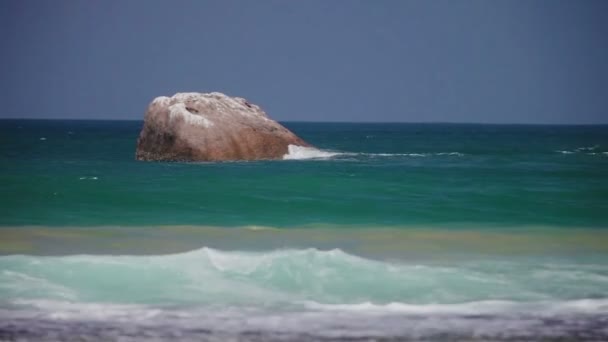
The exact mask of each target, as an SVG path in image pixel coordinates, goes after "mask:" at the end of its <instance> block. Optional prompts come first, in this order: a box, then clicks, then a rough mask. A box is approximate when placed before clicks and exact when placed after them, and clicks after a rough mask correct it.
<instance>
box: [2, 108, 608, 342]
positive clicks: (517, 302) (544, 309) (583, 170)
mask: <svg viewBox="0 0 608 342" xmlns="http://www.w3.org/2000/svg"><path fill="white" fill-rule="evenodd" d="M142 124H143V123H142V122H141V121H78V120H73V121H70V120H0V194H1V195H0V340H1V341H428V340H432V341H461V340H466V341H607V340H608V126H606V125H603V126H602V125H595V126H546V125H485V124H438V123H437V124H411V123H410V124H406V123H305V122H285V123H284V125H285V126H286V127H288V128H289V129H290V130H292V131H293V132H294V133H296V134H297V135H299V136H300V137H302V138H303V139H304V140H306V141H307V142H309V143H310V144H311V145H313V146H315V148H314V149H313V148H301V147H296V146H291V147H290V149H289V153H288V154H286V156H285V157H284V158H283V160H268V161H248V162H190V163H186V162H141V161H136V160H135V146H136V141H137V137H138V135H139V131H140V130H141V127H142Z"/></svg>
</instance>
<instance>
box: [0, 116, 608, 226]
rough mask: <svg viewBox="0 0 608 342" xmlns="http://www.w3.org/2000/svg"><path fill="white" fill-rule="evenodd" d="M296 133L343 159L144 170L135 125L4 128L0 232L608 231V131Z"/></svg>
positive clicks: (358, 129) (320, 129)
mask: <svg viewBox="0 0 608 342" xmlns="http://www.w3.org/2000/svg"><path fill="white" fill-rule="evenodd" d="M287 126H288V127H289V128H291V129H292V130H293V131H295V132H296V133H297V134H299V135H300V136H302V137H303V138H304V139H305V140H307V141H309V142H310V143H312V144H314V145H315V146H317V147H319V148H321V149H324V150H332V151H338V152H343V154H340V155H337V156H335V157H333V158H329V159H324V160H290V161H262V162H234V163H190V164H189V163H144V162H137V161H135V160H134V149H135V142H136V139H137V136H138V133H139V130H140V128H141V123H140V122H111V121H107V122H104V121H2V122H1V123H0V130H1V132H0V134H1V136H2V138H1V139H2V143H1V144H0V158H1V160H0V164H1V165H2V172H1V173H0V177H1V178H0V190H1V191H2V193H3V196H2V200H1V201H2V203H1V206H0V208H1V209H0V224H1V225H44V226H99V225H131V226H144V225H163V224H188V225H217V226H242V225H263V226H272V227H290V226H301V225H307V224H327V223H329V224H340V225H367V224H372V225H396V226H404V225H449V226H451V227H454V226H456V225H465V226H468V225H471V224H473V225H502V226H520V225H550V226H566V227H573V226H575V227H600V228H603V227H605V226H606V224H607V223H608V201H607V200H606V199H607V198H608V179H607V177H606V172H607V171H608V126H589V127H586V126H579V127H576V126H572V127H569V126H487V125H449V124H434V125H424V124H327V123H325V124H315V123H287ZM40 139H45V140H40Z"/></svg>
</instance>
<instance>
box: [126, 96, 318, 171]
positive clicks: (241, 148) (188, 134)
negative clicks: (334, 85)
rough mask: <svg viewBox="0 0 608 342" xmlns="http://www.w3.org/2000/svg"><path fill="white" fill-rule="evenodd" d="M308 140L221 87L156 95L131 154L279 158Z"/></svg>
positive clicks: (205, 158)
mask: <svg viewBox="0 0 608 342" xmlns="http://www.w3.org/2000/svg"><path fill="white" fill-rule="evenodd" d="M289 145H296V146H310V145H308V144H307V143H306V142H304V141H303V140H302V139H300V138H298V137H297V136H296V135H295V134H293V133H292V132H290V131H289V130H288V129H287V128H285V127H283V126H281V125H280V124H279V123H278V122H276V121H274V120H271V119H270V118H268V116H267V115H266V113H264V111H262V109H260V107H258V106H256V105H254V104H251V103H249V102H247V100H245V99H243V98H239V97H229V96H226V95H224V94H221V93H210V94H205V93H178V94H175V95H173V96H172V97H166V96H161V97H157V98H156V99H154V100H153V101H152V103H150V105H149V106H148V110H147V111H146V116H145V121H144V127H143V128H142V130H141V133H140V134H139V139H138V140H137V150H136V153H135V158H136V159H138V160H166V161H222V160H256V159H280V158H283V156H284V155H285V154H287V153H288V147H289Z"/></svg>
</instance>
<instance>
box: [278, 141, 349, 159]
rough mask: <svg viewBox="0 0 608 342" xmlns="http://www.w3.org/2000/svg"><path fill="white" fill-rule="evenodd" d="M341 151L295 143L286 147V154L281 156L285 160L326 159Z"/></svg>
mask: <svg viewBox="0 0 608 342" xmlns="http://www.w3.org/2000/svg"><path fill="white" fill-rule="evenodd" d="M340 154H342V153H339V152H329V151H322V150H318V149H316V148H314V147H305V146H297V145H289V146H288V147H287V154H285V155H284V156H283V159H285V160H299V159H327V158H331V157H334V156H337V155H340Z"/></svg>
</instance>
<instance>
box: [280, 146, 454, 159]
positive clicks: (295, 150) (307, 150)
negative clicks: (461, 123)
mask: <svg viewBox="0 0 608 342" xmlns="http://www.w3.org/2000/svg"><path fill="white" fill-rule="evenodd" d="M464 155H465V154H464V153H460V152H433V153H366V152H337V151H328V150H319V149H316V148H314V147H305V146H296V145H289V146H288V152H287V154H285V155H284V156H283V159H284V160H302V159H332V158H341V157H368V158H377V157H431V156H457V157H462V156H464Z"/></svg>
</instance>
